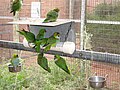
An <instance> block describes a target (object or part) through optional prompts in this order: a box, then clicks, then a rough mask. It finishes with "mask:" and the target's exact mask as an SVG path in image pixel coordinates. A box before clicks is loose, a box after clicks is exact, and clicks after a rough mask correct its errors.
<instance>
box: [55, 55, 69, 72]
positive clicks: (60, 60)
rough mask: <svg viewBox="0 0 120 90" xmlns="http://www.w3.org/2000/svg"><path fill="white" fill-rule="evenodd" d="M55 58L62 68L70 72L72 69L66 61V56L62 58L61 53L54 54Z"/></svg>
mask: <svg viewBox="0 0 120 90" xmlns="http://www.w3.org/2000/svg"><path fill="white" fill-rule="evenodd" d="M54 60H55V64H56V65H57V66H58V67H59V68H61V69H62V70H64V71H65V72H66V73H68V74H70V71H69V69H68V67H67V65H66V61H65V59H64V58H62V57H61V56H60V55H55V56H54Z"/></svg>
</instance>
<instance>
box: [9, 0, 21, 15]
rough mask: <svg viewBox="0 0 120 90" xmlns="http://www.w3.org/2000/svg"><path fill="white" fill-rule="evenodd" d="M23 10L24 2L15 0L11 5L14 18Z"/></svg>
mask: <svg viewBox="0 0 120 90" xmlns="http://www.w3.org/2000/svg"><path fill="white" fill-rule="evenodd" d="M21 8H22V0H14V1H13V2H12V5H11V12H10V13H13V16H15V14H16V12H17V11H20V9H21Z"/></svg>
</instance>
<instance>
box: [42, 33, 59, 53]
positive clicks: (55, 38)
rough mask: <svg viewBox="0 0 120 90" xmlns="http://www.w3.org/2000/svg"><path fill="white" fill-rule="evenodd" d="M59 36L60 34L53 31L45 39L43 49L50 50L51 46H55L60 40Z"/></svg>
mask: <svg viewBox="0 0 120 90" xmlns="http://www.w3.org/2000/svg"><path fill="white" fill-rule="evenodd" d="M59 36H60V33H59V32H55V33H54V34H53V35H52V36H50V37H49V38H48V39H47V41H46V44H45V45H44V46H43V47H45V49H44V51H48V50H50V48H51V47H53V46H55V45H56V44H57V43H58V42H59V41H60V40H59Z"/></svg>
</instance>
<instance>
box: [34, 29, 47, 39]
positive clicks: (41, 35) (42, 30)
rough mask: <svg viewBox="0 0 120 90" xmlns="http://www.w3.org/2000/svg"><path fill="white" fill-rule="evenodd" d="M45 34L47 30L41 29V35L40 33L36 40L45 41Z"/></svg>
mask: <svg viewBox="0 0 120 90" xmlns="http://www.w3.org/2000/svg"><path fill="white" fill-rule="evenodd" d="M45 33H46V30H45V29H44V28H41V29H40V30H39V33H38V35H37V37H36V39H38V40H40V39H43V38H44V36H45Z"/></svg>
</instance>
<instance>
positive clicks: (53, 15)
mask: <svg viewBox="0 0 120 90" xmlns="http://www.w3.org/2000/svg"><path fill="white" fill-rule="evenodd" d="M59 11H60V10H59V9H58V8H55V9H53V10H50V11H49V12H48V13H47V16H46V19H45V20H44V21H43V23H48V22H55V21H56V20H57V18H58V13H59Z"/></svg>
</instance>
